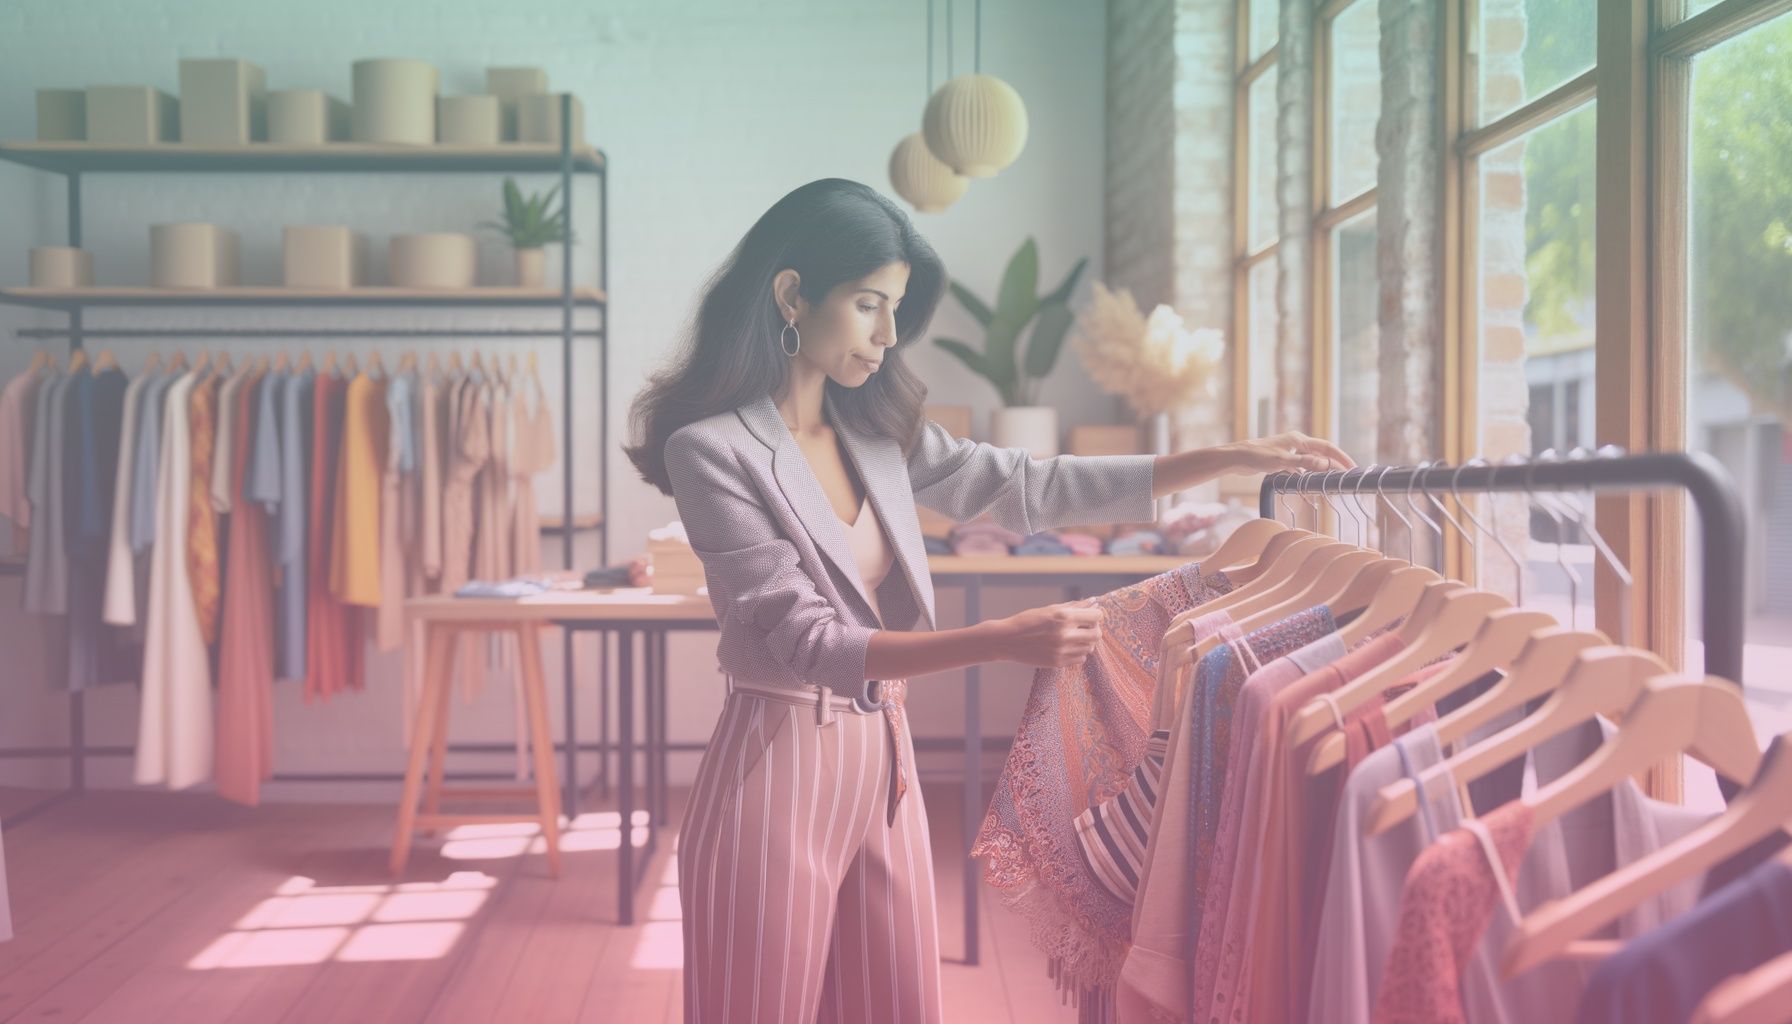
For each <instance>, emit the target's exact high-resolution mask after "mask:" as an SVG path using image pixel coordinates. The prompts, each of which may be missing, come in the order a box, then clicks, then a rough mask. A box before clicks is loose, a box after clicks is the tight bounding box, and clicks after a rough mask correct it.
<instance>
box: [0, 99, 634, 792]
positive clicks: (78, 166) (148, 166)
mask: <svg viewBox="0 0 1792 1024" xmlns="http://www.w3.org/2000/svg"><path fill="white" fill-rule="evenodd" d="M572 127H573V125H572V103H571V97H570V96H562V97H561V99H560V138H561V140H563V141H562V142H560V143H558V144H539V143H504V144H501V145H497V146H456V145H433V146H404V145H383V144H375V143H356V142H334V143H328V144H325V145H321V146H293V145H283V144H274V143H250V144H247V145H232V146H216V145H191V144H185V143H178V142H170V143H156V144H150V145H130V146H115V145H104V144H98V143H90V142H7V143H0V161H4V162H8V163H13V164H18V165H21V166H24V167H29V168H33V169H36V170H40V171H45V172H48V173H52V174H59V175H62V177H63V178H64V180H65V182H66V185H67V189H68V227H67V235H68V242H67V244H69V245H71V246H79V245H81V226H82V225H81V216H82V202H81V201H82V195H83V185H84V181H85V177H86V176H87V175H90V174H170V173H180V174H221V173H231V174H271V173H278V174H288V175H291V174H338V173H366V174H544V173H545V174H558V175H559V178H560V190H559V193H560V197H561V201H562V203H563V204H564V207H563V211H564V215H565V217H566V221H567V225H568V227H569V228H570V226H571V224H572V219H573V199H574V197H573V187H572V186H573V181H574V178H575V176H584V175H590V176H592V177H594V178H595V179H596V181H597V194H598V199H597V218H596V219H597V234H596V239H597V246H598V255H597V261H598V266H597V284H596V285H595V286H592V285H580V286H575V285H574V284H573V247H572V246H571V245H567V246H566V249H565V259H564V260H562V261H561V280H560V286H559V287H558V288H515V287H480V288H475V289H471V290H467V291H431V290H423V289H410V288H393V287H362V288H354V289H349V290H344V291H330V290H317V289H292V288H282V287H274V286H259V285H249V286H238V287H229V288H218V289H209V290H192V291H184V290H174V289H163V288H141V287H136V288H133V287H112V286H107V287H90V288H73V289H54V288H32V287H7V288H0V304H4V305H11V306H19V307H26V308H31V309H37V310H45V311H50V312H56V313H62V314H64V315H66V316H67V317H68V325H67V326H66V327H28V328H23V329H20V330H19V331H18V332H17V333H18V335H19V336H20V337H22V338H39V339H52V338H61V339H66V340H67V342H68V344H69V346H70V347H71V348H81V347H82V346H83V345H84V343H85V341H86V340H87V339H90V338H94V339H97V338H108V339H110V338H117V339H185V340H188V341H192V340H197V339H203V338H235V339H244V338H357V339H366V338H415V339H417V340H418V341H419V342H424V341H427V340H430V339H442V340H446V339H456V338H559V339H560V366H561V374H560V381H561V407H562V415H561V443H560V455H561V457H560V466H561V476H562V491H561V493H562V502H561V504H562V507H561V509H560V515H559V516H558V517H555V518H552V519H550V520H548V521H547V522H545V523H544V530H543V532H544V533H550V534H557V535H559V537H560V539H561V561H562V566H563V567H564V568H567V569H572V568H574V567H575V565H574V558H573V538H574V535H575V534H578V533H588V532H595V533H596V534H598V551H599V554H598V557H599V561H600V563H603V562H607V561H608V560H609V548H610V544H609V534H608V530H607V529H605V526H604V524H605V523H607V522H609V493H608V488H607V487H606V486H605V481H607V480H608V470H609V393H608V392H609V389H608V386H607V382H608V379H609V334H608V328H609V295H608V290H607V288H608V280H609V263H610V260H609V255H610V253H609V158H608V157H607V156H606V155H605V154H604V153H603V152H602V151H601V150H599V149H597V148H595V147H592V146H584V145H581V146H573V145H571V144H570V142H569V141H566V140H570V139H572V137H573V133H572ZM569 234H570V232H569ZM146 308H149V309H165V310H186V309H194V310H212V309H220V308H234V309H273V308H278V309H287V310H298V311H319V310H339V309H345V308H347V309H455V310H467V309H528V310H536V311H542V312H551V311H553V310H555V309H558V310H559V311H560V317H559V318H558V319H559V323H558V324H557V325H556V326H553V327H539V328H538V327H448V328H382V327H375V326H373V325H371V324H370V325H367V326H365V327H360V326H347V327H342V326H332V327H303V326H299V325H293V326H288V327H268V326H266V325H265V324H263V325H255V326H245V327H228V326H223V327H220V326H204V327H180V328H133V327H96V326H92V325H89V324H88V323H87V322H86V316H87V313H88V311H89V310H119V309H146ZM581 312H584V313H594V314H595V319H596V322H595V323H594V324H589V325H583V326H581V325H579V324H576V323H575V320H576V319H578V316H577V315H578V314H579V313H581ZM575 338H578V339H592V340H595V341H596V343H597V346H598V378H597V390H598V451H597V455H596V460H595V461H596V468H597V480H598V492H599V495H600V497H599V510H598V512H597V514H596V515H590V514H584V515H580V514H578V513H575V512H574V510H573V507H572V505H573V470H572V465H573V461H574V455H573V453H574V448H573V430H572V419H573V417H572V413H573V410H574V408H575V406H574V403H573V389H572V373H571V368H572V352H573V348H572V346H573V340H574V339H575ZM563 638H564V643H563V647H562V672H561V675H562V679H561V687H562V691H563V697H564V707H565V712H566V713H565V716H564V717H565V722H564V739H563V744H564V746H563V750H562V755H563V765H564V767H563V772H564V775H565V777H564V779H563V780H562V785H563V786H564V788H565V802H564V806H565V810H566V813H567V815H568V816H569V817H570V816H572V815H575V814H576V813H577V806H578V803H577V797H578V792H579V785H578V772H577V767H578V766H577V756H578V754H579V752H580V751H581V750H585V751H596V752H598V753H599V754H600V758H599V778H600V779H601V780H603V782H604V783H605V788H607V782H608V747H607V745H606V744H605V743H604V742H598V743H586V744H583V745H581V744H580V743H579V741H578V732H577V726H576V719H577V715H576V714H575V709H576V708H577V702H576V699H575V692H574V686H573V674H572V637H571V634H570V633H563ZM608 648H609V644H608V638H607V637H606V638H604V639H603V640H602V641H601V645H600V649H599V658H598V687H599V696H600V731H602V732H607V729H606V728H605V727H604V725H603V724H602V723H603V722H604V720H605V719H607V717H608V708H607V705H608V701H607V700H605V699H603V698H605V697H607V695H608V682H609V680H608V674H609V673H608V667H609V656H608V655H609V650H608ZM602 739H603V737H602V736H600V741H601V740H602ZM450 749H451V750H454V751H456V752H492V751H493V750H503V749H508V748H507V747H505V746H504V745H502V744H491V743H484V744H478V743H468V744H456V745H454V746H452V747H450ZM132 755H133V752H132V751H131V750H130V748H128V747H90V746H89V745H88V743H87V738H86V725H85V704H84V694H83V692H82V691H75V692H73V693H71V694H69V740H68V745H67V746H66V747H60V748H58V747H34V748H26V749H18V750H0V759H27V758H29V759H41V758H59V757H66V758H67V759H68V761H69V785H68V787H67V789H65V790H64V791H63V792H62V793H60V794H58V795H57V796H55V797H52V798H50V799H49V800H47V801H44V802H42V803H40V804H39V805H37V806H36V807H33V808H31V809H28V810H27V811H25V812H23V813H22V814H19V815H14V816H13V817H11V818H9V819H8V824H16V823H18V822H19V821H21V820H22V819H24V818H26V817H29V816H31V815H32V814H35V813H37V812H38V811H41V810H42V809H43V808H44V807H46V806H48V805H49V804H51V803H54V802H56V801H59V800H61V799H65V798H66V797H68V796H70V795H74V794H78V793H80V792H82V791H83V790H84V789H85V788H86V761H87V758H89V757H129V756H132ZM457 777H460V778H490V777H494V774H493V773H468V774H466V775H462V776H457ZM402 778H403V775H402V773H399V772H392V773H368V772H357V773H335V774H332V773H315V772H309V773H301V774H296V775H294V774H276V775H275V776H274V779H275V781H306V782H315V781H329V780H336V781H387V780H399V779H402Z"/></svg>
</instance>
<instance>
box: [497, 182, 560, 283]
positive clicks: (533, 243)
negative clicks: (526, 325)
mask: <svg viewBox="0 0 1792 1024" xmlns="http://www.w3.org/2000/svg"><path fill="white" fill-rule="evenodd" d="M559 191H560V186H558V185H555V186H554V187H553V188H551V189H548V190H547V191H546V192H545V193H543V192H537V193H535V194H534V195H531V196H528V197H525V196H524V195H523V192H522V190H521V189H519V188H517V185H516V179H515V178H505V179H504V220H503V221H501V222H500V221H486V222H485V223H484V224H483V225H481V226H482V227H488V228H491V229H493V230H495V231H497V232H499V233H500V234H502V235H504V237H506V238H508V239H509V240H510V244H511V245H512V246H514V247H515V249H516V283H517V285H518V286H520V287H523V288H541V287H543V286H544V285H545V284H546V282H547V253H546V252H544V251H543V249H542V247H543V246H545V245H552V244H555V243H561V242H569V241H571V240H572V237H571V232H569V231H568V230H567V225H566V204H565V203H562V204H560V206H559V207H558V208H557V209H552V210H550V209H549V207H550V206H552V205H553V202H554V197H555V194H556V193H558V192H559Z"/></svg>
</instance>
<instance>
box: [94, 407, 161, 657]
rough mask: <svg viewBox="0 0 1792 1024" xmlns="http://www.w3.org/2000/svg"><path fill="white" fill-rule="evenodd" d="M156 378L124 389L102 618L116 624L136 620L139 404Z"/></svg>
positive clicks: (127, 623) (113, 485) (133, 622)
mask: <svg viewBox="0 0 1792 1024" xmlns="http://www.w3.org/2000/svg"><path fill="white" fill-rule="evenodd" d="M154 380H155V376H154V375H153V374H149V373H140V374H138V375H137V376H136V377H134V378H132V380H131V383H130V386H129V387H127V388H125V389H124V422H123V423H121V424H120V425H119V433H118V470H117V473H116V475H114V476H113V484H112V532H111V534H110V535H109V538H108V546H107V555H106V596H105V603H104V605H103V606H102V612H103V615H102V618H103V620H104V621H106V622H109V623H111V624H112V625H115V626H129V625H134V624H135V623H136V621H137V594H136V580H135V578H134V575H133V574H134V573H135V571H136V565H135V564H134V563H135V561H136V557H137V556H136V555H135V554H134V553H133V552H132V551H131V478H132V475H133V474H134V473H135V472H136V451H137V407H138V405H139V404H141V403H142V401H143V392H144V391H145V390H146V389H147V388H148V387H149V385H150V384H151V383H153V382H154Z"/></svg>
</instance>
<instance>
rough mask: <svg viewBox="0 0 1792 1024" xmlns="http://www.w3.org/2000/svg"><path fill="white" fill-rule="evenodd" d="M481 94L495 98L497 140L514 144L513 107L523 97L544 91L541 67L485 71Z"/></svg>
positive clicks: (515, 114)
mask: <svg viewBox="0 0 1792 1024" xmlns="http://www.w3.org/2000/svg"><path fill="white" fill-rule="evenodd" d="M485 91H486V92H488V93H491V94H492V95H493V96H496V97H497V98H498V113H499V120H500V126H499V127H500V133H501V134H500V136H499V138H500V139H502V140H503V141H505V142H515V141H517V137H518V136H517V107H518V106H519V105H520V102H521V100H522V98H523V97H524V96H539V95H541V94H542V93H545V92H547V91H548V73H547V72H546V71H543V70H542V69H541V68H486V69H485Z"/></svg>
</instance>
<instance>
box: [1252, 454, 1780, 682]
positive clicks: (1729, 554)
mask: <svg viewBox="0 0 1792 1024" xmlns="http://www.w3.org/2000/svg"><path fill="white" fill-rule="evenodd" d="M1303 483H1305V484H1306V485H1307V486H1308V487H1310V488H1311V489H1312V492H1313V493H1315V494H1340V493H1358V494H1375V493H1379V494H1380V495H1381V496H1383V497H1386V496H1390V495H1391V496H1396V497H1397V496H1400V495H1402V494H1405V493H1407V492H1408V491H1411V492H1413V493H1431V494H1452V493H1458V492H1467V493H1479V494H1490V493H1507V494H1523V493H1526V492H1535V491H1593V492H1604V493H1621V492H1637V491H1649V490H1660V489H1665V488H1671V487H1679V488H1682V489H1684V490H1685V491H1686V492H1687V494H1688V495H1690V496H1691V497H1692V502H1693V505H1694V506H1696V507H1697V508H1698V510H1699V527H1700V529H1699V540H1700V545H1699V549H1700V553H1701V554H1702V556H1703V559H1704V562H1703V569H1702V572H1701V575H1702V577H1703V582H1704V594H1703V600H1702V607H1701V621H1702V624H1703V628H1704V644H1705V671H1706V673H1708V674H1710V675H1716V676H1722V677H1723V678H1725V679H1732V680H1736V681H1737V682H1740V681H1741V680H1742V658H1743V629H1744V620H1745V617H1746V616H1745V614H1744V613H1745V610H1746V609H1745V608H1744V605H1743V588H1742V583H1741V581H1742V579H1743V573H1744V565H1745V559H1746V558H1747V537H1748V535H1747V524H1746V523H1745V522H1744V520H1743V513H1742V501H1741V499H1740V498H1739V497H1738V496H1737V494H1736V486H1735V484H1734V483H1733V482H1732V481H1731V479H1730V474H1729V472H1728V471H1726V470H1725V469H1724V467H1723V465H1722V464H1721V463H1719V462H1718V461H1717V460H1716V459H1714V458H1712V457H1711V456H1710V455H1707V454H1705V453H1703V452H1650V453H1644V454H1639V455H1596V456H1590V457H1588V458H1575V459H1566V460H1555V461H1537V460H1530V461H1526V462H1509V463H1503V464H1500V465H1490V464H1486V463H1479V462H1471V463H1469V464H1467V465H1463V466H1448V465H1441V464H1440V465H1434V466H1396V467H1392V468H1389V467H1385V466H1369V467H1365V468H1361V469H1352V470H1349V471H1346V472H1343V473H1339V472H1337V471H1335V470H1334V471H1332V472H1330V473H1290V472H1283V473H1272V474H1270V475H1269V476H1268V477H1266V478H1264V481H1263V487H1262V490H1261V493H1260V497H1259V501H1258V507H1259V511H1260V512H1261V513H1262V515H1263V516H1264V517H1265V518H1274V517H1275V502H1276V495H1277V494H1278V493H1284V492H1294V493H1297V494H1298V493H1302V484H1303Z"/></svg>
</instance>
